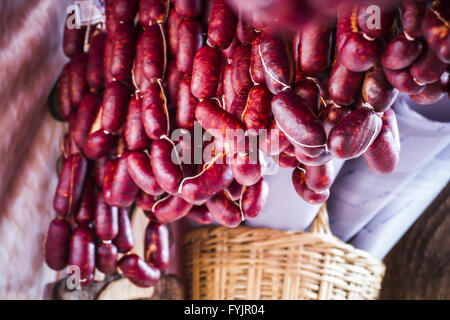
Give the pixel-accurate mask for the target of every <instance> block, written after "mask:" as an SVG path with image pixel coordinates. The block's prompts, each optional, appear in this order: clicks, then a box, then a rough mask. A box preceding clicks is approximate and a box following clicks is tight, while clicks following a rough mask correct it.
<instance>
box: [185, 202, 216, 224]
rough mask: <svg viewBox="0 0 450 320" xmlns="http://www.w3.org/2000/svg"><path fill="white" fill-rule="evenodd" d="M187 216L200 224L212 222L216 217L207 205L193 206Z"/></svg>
mask: <svg viewBox="0 0 450 320" xmlns="http://www.w3.org/2000/svg"><path fill="white" fill-rule="evenodd" d="M186 218H188V219H191V220H193V221H195V222H197V223H198V224H211V223H213V221H214V218H213V216H212V215H211V213H210V212H209V210H208V207H206V205H201V206H193V207H192V209H191V210H189V212H188V214H187V215H186Z"/></svg>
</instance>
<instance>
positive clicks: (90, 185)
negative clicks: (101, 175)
mask: <svg viewBox="0 0 450 320" xmlns="http://www.w3.org/2000/svg"><path fill="white" fill-rule="evenodd" d="M95 193H96V190H95V182H94V179H93V178H91V177H88V178H86V182H85V183H84V190H83V196H82V198H81V204H80V209H79V210H78V211H77V213H76V214H75V221H76V222H77V223H78V224H80V225H88V224H89V223H90V222H91V221H92V220H93V219H94V214H95Z"/></svg>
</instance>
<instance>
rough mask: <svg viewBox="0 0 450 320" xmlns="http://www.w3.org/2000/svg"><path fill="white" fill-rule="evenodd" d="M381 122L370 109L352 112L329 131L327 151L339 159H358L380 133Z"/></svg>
mask: <svg viewBox="0 0 450 320" xmlns="http://www.w3.org/2000/svg"><path fill="white" fill-rule="evenodd" d="M381 122H382V121H381V119H380V117H379V116H378V115H377V114H376V113H375V112H374V111H372V110H370V109H367V108H360V109H356V110H354V111H352V112H351V113H349V114H348V115H347V116H346V117H345V118H344V119H342V120H341V121H340V122H339V123H338V124H337V125H335V126H334V127H333V129H331V131H330V135H329V137H328V150H330V152H331V153H332V154H333V156H335V157H337V158H340V159H346V160H347V159H352V158H356V157H359V156H360V155H361V154H362V153H363V152H365V151H366V149H367V148H368V147H369V146H370V144H371V142H373V139H374V138H376V136H377V135H378V133H379V132H380V129H381Z"/></svg>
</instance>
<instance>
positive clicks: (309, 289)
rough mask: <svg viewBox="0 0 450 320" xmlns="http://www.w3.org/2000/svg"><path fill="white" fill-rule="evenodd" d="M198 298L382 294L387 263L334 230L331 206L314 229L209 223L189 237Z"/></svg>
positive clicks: (190, 286) (188, 266)
mask: <svg viewBox="0 0 450 320" xmlns="http://www.w3.org/2000/svg"><path fill="white" fill-rule="evenodd" d="M184 250H185V270H186V289H187V296H188V297H189V298H191V299H195V300H198V299H200V300H205V299H211V300H217V299H220V300H234V299H250V300H259V299H274V300H275V299H291V300H296V299H320V300H324V299H330V300H335V299H376V298H377V296H378V292H379V290H380V285H381V280H382V278H383V276H384V272H385V266H384V265H383V263H382V262H381V261H379V260H377V259H374V258H373V257H371V256H370V255H369V254H368V253H367V252H364V251H362V250H358V249H355V248H354V247H352V246H351V245H349V244H346V243H344V242H342V241H341V240H339V239H338V238H336V237H334V236H333V235H332V234H331V231H330V228H329V224H328V215H327V211H326V207H325V206H324V207H322V209H321V210H320V211H319V214H318V216H317V218H316V219H315V221H314V222H313V224H312V226H311V231H310V233H304V232H297V231H295V232H294V231H277V230H271V229H265V228H248V227H238V228H236V229H228V228H225V227H206V228H200V229H196V230H194V231H192V232H190V233H189V234H188V235H187V236H186V238H185V241H184Z"/></svg>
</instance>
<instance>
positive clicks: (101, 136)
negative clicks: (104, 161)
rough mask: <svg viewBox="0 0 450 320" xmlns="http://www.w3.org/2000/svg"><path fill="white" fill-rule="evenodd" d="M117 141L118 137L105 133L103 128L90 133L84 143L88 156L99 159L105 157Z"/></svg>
mask: <svg viewBox="0 0 450 320" xmlns="http://www.w3.org/2000/svg"><path fill="white" fill-rule="evenodd" d="M116 143H117V137H116V136H114V135H112V134H109V133H105V132H104V131H103V129H100V130H98V131H96V132H93V133H91V134H89V136H88V137H87V139H86V141H85V142H84V145H83V152H84V154H85V156H86V158H88V159H91V160H97V159H100V158H102V157H104V156H105V155H106V154H107V153H108V152H109V151H110V150H111V149H112V148H113V146H114V145H115V144H116Z"/></svg>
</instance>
